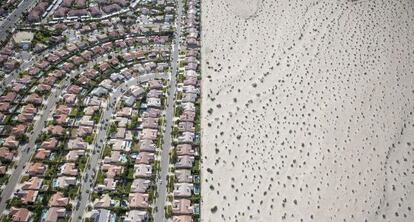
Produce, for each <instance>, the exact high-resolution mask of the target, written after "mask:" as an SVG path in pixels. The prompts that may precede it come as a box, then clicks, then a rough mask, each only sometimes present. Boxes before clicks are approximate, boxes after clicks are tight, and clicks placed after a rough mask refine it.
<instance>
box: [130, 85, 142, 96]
mask: <svg viewBox="0 0 414 222" xmlns="http://www.w3.org/2000/svg"><path fill="white" fill-rule="evenodd" d="M130 91H131V94H132V95H133V96H135V97H136V98H139V97H141V96H142V95H144V93H145V90H144V89H143V88H142V87H140V86H131V87H130Z"/></svg>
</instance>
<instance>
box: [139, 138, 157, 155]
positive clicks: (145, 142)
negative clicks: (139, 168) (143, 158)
mask: <svg viewBox="0 0 414 222" xmlns="http://www.w3.org/2000/svg"><path fill="white" fill-rule="evenodd" d="M138 150H139V152H151V153H153V152H155V144H154V142H153V141H152V140H149V139H140V140H139V142H138Z"/></svg>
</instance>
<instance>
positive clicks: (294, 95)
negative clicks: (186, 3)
mask: <svg viewBox="0 0 414 222" xmlns="http://www.w3.org/2000/svg"><path fill="white" fill-rule="evenodd" d="M202 12H203V14H202V19H203V21H202V29H203V36H202V41H203V42H202V44H203V49H202V53H203V58H202V59H203V64H202V71H203V84H202V87H203V110H202V116H203V117H202V124H203V127H202V128H203V132H202V133H203V140H202V146H203V147H202V149H203V150H202V152H203V153H202V159H203V164H202V177H203V178H202V179H203V185H202V186H203V187H202V197H203V205H202V209H201V210H202V211H201V213H202V216H201V217H202V221H205V222H207V221H212V222H217V221H246V222H247V221H266V222H273V221H316V222H319V221H322V222H323V221H334V222H336V221H358V222H359V221H368V222H371V221H372V222H377V221H391V222H395V221H407V222H408V221H409V222H411V221H414V115H413V111H414V1H412V0H400V1H397V0H389V1H388V0H376V1H374V0H372V1H357V0H355V1H347V0H342V1H330V0H326V1H311V0H309V1H299V0H296V1H294V0H291V1H288V0H278V1H276V0H274V1H261V0H205V1H203V3H202Z"/></svg>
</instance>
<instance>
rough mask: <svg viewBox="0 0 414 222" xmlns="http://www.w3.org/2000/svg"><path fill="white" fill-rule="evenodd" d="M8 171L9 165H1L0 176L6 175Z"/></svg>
mask: <svg viewBox="0 0 414 222" xmlns="http://www.w3.org/2000/svg"><path fill="white" fill-rule="evenodd" d="M6 172H7V166H2V165H0V176H4V175H6Z"/></svg>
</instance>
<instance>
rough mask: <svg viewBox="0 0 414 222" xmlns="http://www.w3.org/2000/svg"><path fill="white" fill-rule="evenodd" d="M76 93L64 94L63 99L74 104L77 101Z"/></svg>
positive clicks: (69, 103)
mask: <svg viewBox="0 0 414 222" xmlns="http://www.w3.org/2000/svg"><path fill="white" fill-rule="evenodd" d="M76 99H77V98H76V95H75V94H70V93H67V94H65V95H63V100H64V101H65V102H66V104H68V105H74V104H75V102H76Z"/></svg>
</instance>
